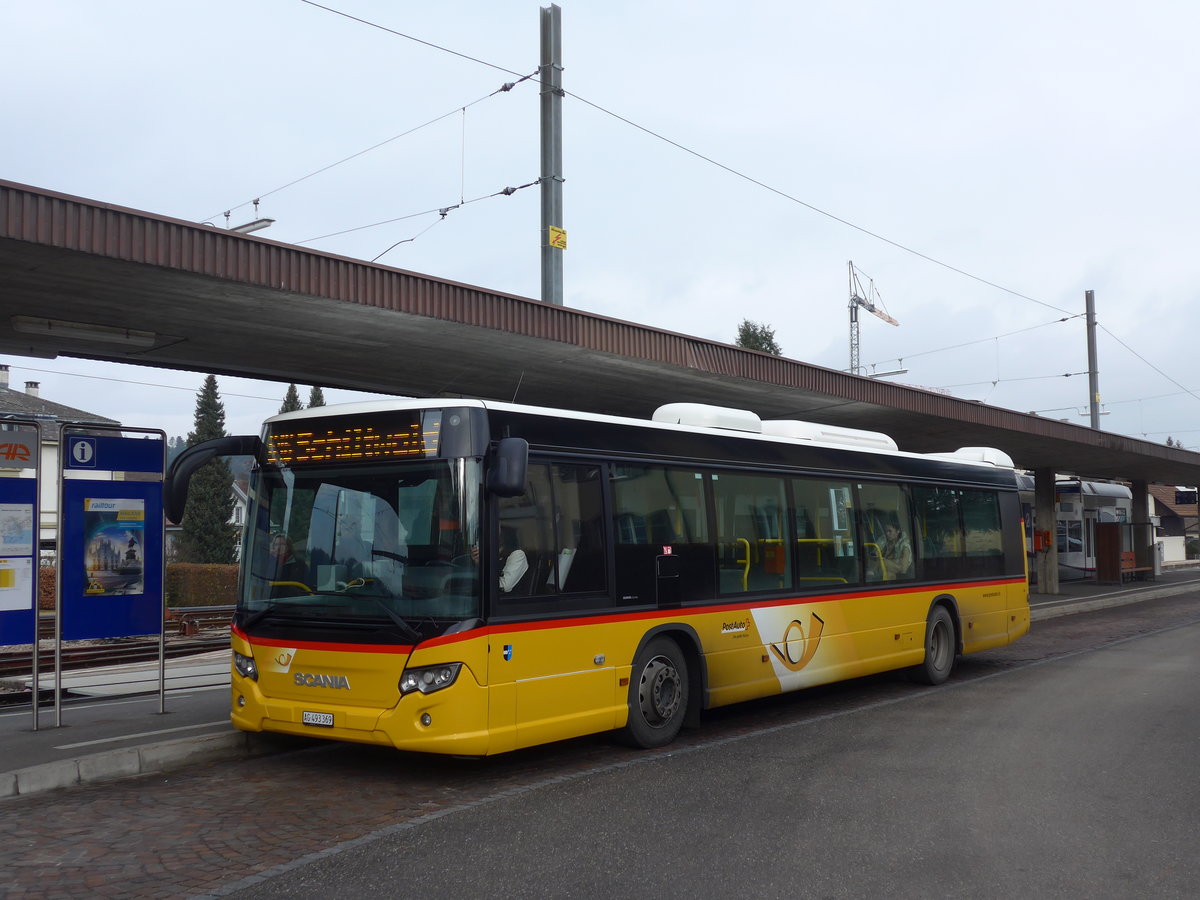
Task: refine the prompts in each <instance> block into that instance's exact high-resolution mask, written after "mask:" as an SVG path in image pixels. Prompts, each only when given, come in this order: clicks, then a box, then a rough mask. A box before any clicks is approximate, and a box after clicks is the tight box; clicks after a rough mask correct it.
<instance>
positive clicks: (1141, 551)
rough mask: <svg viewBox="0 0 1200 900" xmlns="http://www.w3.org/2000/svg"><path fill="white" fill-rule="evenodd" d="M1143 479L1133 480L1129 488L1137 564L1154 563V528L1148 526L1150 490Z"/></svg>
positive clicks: (1133, 547)
mask: <svg viewBox="0 0 1200 900" xmlns="http://www.w3.org/2000/svg"><path fill="white" fill-rule="evenodd" d="M1146 484H1147V483H1146V482H1145V481H1135V482H1133V484H1131V485H1130V487H1129V489H1130V490H1131V491H1133V509H1132V510H1130V515H1131V516H1132V521H1133V546H1132V547H1131V548H1130V549H1131V550H1133V552H1134V553H1135V554H1137V555H1136V557H1135V558H1136V559H1137V564H1138V565H1139V566H1153V565H1154V556H1153V554H1154V552H1155V550H1154V529H1153V528H1152V527H1151V526H1150V491H1149V489H1148V488H1147V486H1146Z"/></svg>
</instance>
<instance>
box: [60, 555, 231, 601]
mask: <svg viewBox="0 0 1200 900" xmlns="http://www.w3.org/2000/svg"><path fill="white" fill-rule="evenodd" d="M237 575H238V567H237V566H236V565H232V566H231V565H224V566H223V565H217V564H201V563H167V574H166V578H165V579H164V585H163V588H164V590H165V592H166V604H165V605H167V606H232V605H233V604H234V603H236V602H237ZM38 606H39V607H40V608H41V609H54V568H53V567H52V566H39V567H38Z"/></svg>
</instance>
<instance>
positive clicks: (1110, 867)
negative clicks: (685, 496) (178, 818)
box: [235, 624, 1200, 898]
mask: <svg viewBox="0 0 1200 900" xmlns="http://www.w3.org/2000/svg"><path fill="white" fill-rule="evenodd" d="M1198 646H1200V625H1197V624H1192V625H1189V626H1185V627H1178V628H1172V629H1170V630H1166V631H1163V632H1160V633H1157V634H1152V635H1148V636H1145V637H1140V638H1136V639H1131V640H1127V641H1125V642H1123V643H1119V644H1116V645H1113V646H1109V647H1106V648H1104V649H1100V650H1096V651H1093V652H1080V653H1077V654H1075V655H1072V656H1069V657H1067V658H1063V659H1056V660H1052V661H1050V662H1047V663H1045V664H1041V665H1030V666H1025V667H1021V668H1014V669H1008V670H1003V671H1001V672H1000V673H997V674H995V675H993V676H992V677H985V678H980V679H974V680H969V681H960V682H957V683H956V684H954V685H951V686H950V688H949V689H942V690H934V691H925V692H914V693H911V694H909V695H908V696H907V697H895V696H893V697H889V698H886V699H871V698H861V697H856V696H854V695H853V694H852V693H851V694H846V695H843V697H842V701H843V702H842V704H841V705H840V708H839V709H837V710H836V711H833V712H831V713H829V714H827V715H825V716H821V717H817V718H815V719H808V720H806V721H803V722H800V723H797V724H795V725H782V726H780V727H778V728H777V729H775V730H771V731H767V732H765V733H756V734H750V735H747V736H745V737H741V738H738V739H734V740H728V739H726V740H723V741H714V742H712V743H708V744H705V743H700V744H697V745H695V746H693V747H690V748H689V749H688V750H687V751H686V752H681V753H676V754H672V755H670V756H664V757H661V758H657V759H654V760H648V761H646V762H643V763H640V764H633V765H625V764H618V765H614V766H610V767H604V768H602V769H601V770H599V771H596V772H594V773H592V774H588V775H586V776H582V777H576V778H571V779H569V780H565V781H562V782H558V783H550V784H546V785H545V786H544V787H542V788H541V789H539V790H536V791H530V792H527V793H519V794H516V795H514V796H511V797H507V798H501V799H497V800H495V801H493V802H490V803H486V804H482V805H480V806H477V807H473V808H470V809H466V810H462V811H460V812H458V813H456V814H455V815H447V816H441V817H438V818H435V819H432V820H430V821H427V822H424V823H422V824H420V825H418V826H415V827H408V828H402V829H395V830H390V829H384V832H383V833H381V834H380V835H379V836H378V838H377V839H375V840H370V841H367V842H365V843H363V844H361V845H360V846H356V847H352V848H349V849H347V850H345V851H343V852H338V853H331V854H329V855H327V856H325V857H324V858H321V859H319V860H316V861H314V862H313V863H311V864H309V865H305V866H301V867H297V868H293V869H291V870H290V871H287V872H284V873H281V874H279V875H277V876H276V877H273V878H270V879H269V880H267V881H265V882H262V883H261V884H258V885H248V886H246V887H245V888H244V889H242V890H239V891H237V892H236V894H235V896H238V897H314V898H316V897H328V896H331V895H333V894H343V895H344V894H351V895H357V896H381V895H387V894H391V895H393V896H413V897H417V896H422V897H465V896H485V895H486V894H488V893H490V892H492V891H496V890H500V891H502V892H503V894H504V895H506V896H513V897H600V896H603V897H646V896H661V897H685V896H686V897H717V896H722V897H723V896H759V897H882V896H887V897H922V898H926V897H966V896H970V897H1032V896H1036V897H1041V898H1048V897H1089V898H1092V897H1149V896H1154V897H1172V896H1179V897H1183V896H1188V897H1193V896H1195V895H1196V892H1197V890H1200V856H1198V855H1197V849H1198V848H1200V781H1198V780H1197V778H1196V773H1197V771H1198V770H1200V715H1197V711H1198V710H1200V655H1198V654H1197V652H1196V650H1197V647H1198ZM863 700H865V702H862V701H863Z"/></svg>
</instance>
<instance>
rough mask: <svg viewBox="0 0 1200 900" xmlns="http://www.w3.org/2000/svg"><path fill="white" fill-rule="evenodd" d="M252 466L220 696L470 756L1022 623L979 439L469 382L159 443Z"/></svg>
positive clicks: (859, 666)
mask: <svg viewBox="0 0 1200 900" xmlns="http://www.w3.org/2000/svg"><path fill="white" fill-rule="evenodd" d="M236 454H249V455H252V456H253V457H254V460H255V466H254V471H253V475H252V480H251V489H250V506H249V509H248V513H247V521H246V531H245V535H244V541H243V545H242V547H243V551H242V560H241V572H240V578H239V599H238V605H237V612H236V614H235V616H234V619H233V626H232V645H233V647H232V649H233V662H232V672H233V674H232V721H233V724H234V725H235V726H236V727H237V728H240V729H242V730H245V731H252V732H258V731H271V732H282V733H286V734H294V735H305V736H309V737H324V738H331V739H337V740H346V741H360V742H365V743H372V744H383V745H388V746H393V747H397V748H400V749H403V750H412V751H423V752H431V753H453V754H465V755H487V754H494V753H501V752H505V751H509V750H514V749H517V748H520V747H529V746H532V745H535V744H541V743H545V742H548V741H556V740H562V739H564V738H571V737H575V736H579V735H585V734H591V733H596V732H604V731H618V732H619V734H620V735H621V736H622V737H623V738H624V739H625V740H626V741H627V742H629V743H631V744H633V745H635V746H640V747H659V746H663V745H665V744H668V743H669V742H671V741H672V740H673V739H674V738H675V736H676V735H677V733H678V731H679V729H680V727H681V726H682V725H684V724H688V725H694V724H698V723H699V720H700V717H701V714H702V712H703V710H706V709H709V708H713V707H717V706H723V705H725V704H730V703H736V702H738V701H741V700H748V699H751V698H755V697H765V696H768V695H772V694H778V693H781V692H784V691H794V690H797V689H800V688H804V687H809V686H812V685H818V684H825V683H829V682H833V681H839V680H842V679H847V678H856V677H860V676H863V675H869V674H873V673H877V672H882V671H886V670H890V669H908V670H909V671H910V672H911V673H912V674H913V675H914V676H915V677H916V678H917V679H918V680H921V681H924V682H926V683H930V684H938V683H940V682H943V681H945V680H946V678H948V677H949V675H950V673H951V669H952V668H953V666H954V663H955V659H956V657H957V656H958V655H959V654H962V653H972V652H975V651H979V650H986V649H988V648H992V647H999V646H1003V645H1005V644H1008V643H1009V642H1010V641H1013V640H1014V639H1016V638H1018V637H1020V636H1021V635H1023V634H1024V633H1025V632H1026V631H1027V630H1028V628H1029V605H1028V592H1027V582H1026V572H1025V554H1024V544H1023V533H1022V523H1021V518H1020V516H1021V507H1020V501H1019V497H1018V490H1017V488H1018V485H1017V481H1016V477H1015V475H1014V472H1013V468H1012V463H1011V460H1009V459H1008V458H1007V457H1005V456H1004V455H1003V454H1002V453H1000V452H999V451H996V450H989V449H986V448H966V449H962V450H959V451H955V452H950V453H946V454H924V455H923V454H913V453H905V452H900V451H899V450H897V449H896V445H895V444H894V443H893V442H892V441H891V440H890V439H888V438H886V437H885V436H883V435H879V434H876V433H871V432H860V431H853V430H848V429H827V428H823V427H821V426H815V425H810V424H807V423H802V422H795V421H784V422H778V421H763V420H760V419H759V417H758V416H757V415H755V414H754V413H752V412H749V411H745V410H731V409H724V408H720V407H712V406H706V405H702V404H669V405H667V406H664V407H661V408H660V409H659V410H658V411H657V412H656V413H655V414H654V417H653V419H651V420H635V419H627V418H616V417H609V416H597V415H587V414H583V413H578V412H569V411H564V410H554V409H540V408H533V407H523V406H517V405H513V404H503V403H492V402H484V401H477V400H438V401H423V400H413V401H378V402H371V403H358V404H349V405H345V406H340V407H321V408H317V409H308V410H303V411H299V412H293V413H286V414H283V415H279V416H276V417H273V418H271V419H269V420H267V422H266V423H265V425H264V427H263V431H262V434H261V436H244V437H229V438H220V439H217V440H215V441H208V442H205V443H203V444H199V445H197V446H196V447H193V448H191V449H190V450H188V451H186V452H185V453H184V454H183V455H181V456H180V457H179V458H178V459H177V460H176V462H175V463H174V464H173V465H172V467H171V470H170V472H169V473H168V478H167V483H166V485H165V503H166V511H167V514H168V516H169V517H170V518H172V519H173V520H174V521H179V519H180V517H181V514H182V512H183V508H184V503H185V501H186V493H187V484H188V480H189V478H190V476H191V474H192V473H193V472H194V471H195V470H196V469H197V468H198V467H199V466H201V465H203V464H204V463H205V462H207V461H208V460H210V459H212V458H214V457H216V456H222V455H236Z"/></svg>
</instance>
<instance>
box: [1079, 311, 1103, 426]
mask: <svg viewBox="0 0 1200 900" xmlns="http://www.w3.org/2000/svg"><path fill="white" fill-rule="evenodd" d="M1083 297H1084V301H1085V305H1086V307H1087V352H1088V408H1089V410H1090V412H1091V417H1092V427H1093V428H1095V429H1096V430H1097V431H1099V430H1100V372H1099V370H1098V368H1097V364H1096V297H1095V293H1094V292H1093V291H1085V292H1084V294H1083Z"/></svg>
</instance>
